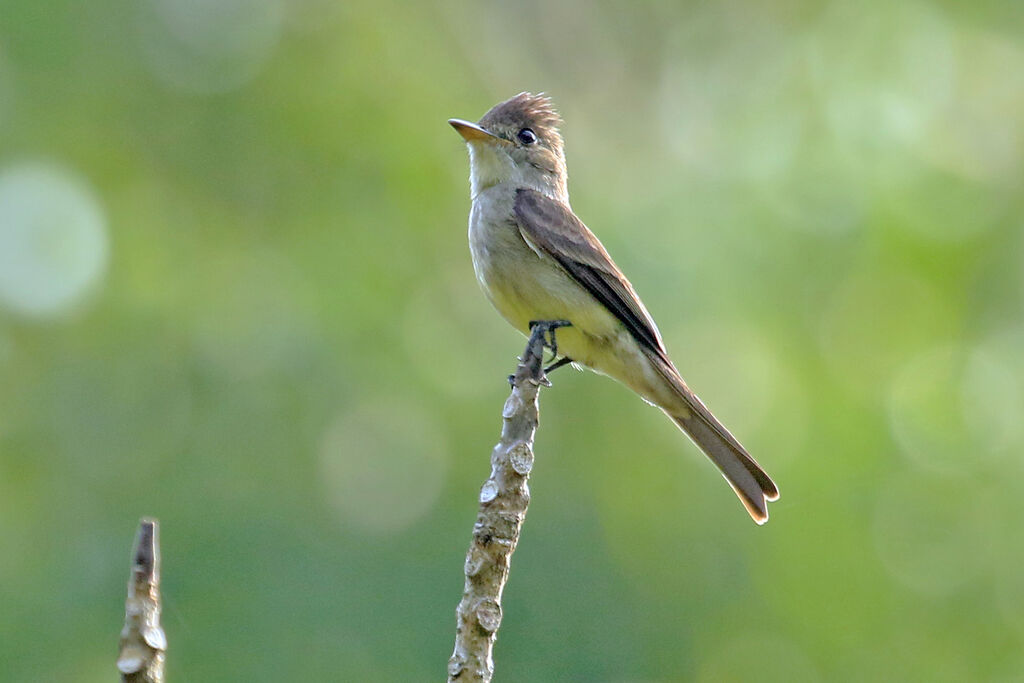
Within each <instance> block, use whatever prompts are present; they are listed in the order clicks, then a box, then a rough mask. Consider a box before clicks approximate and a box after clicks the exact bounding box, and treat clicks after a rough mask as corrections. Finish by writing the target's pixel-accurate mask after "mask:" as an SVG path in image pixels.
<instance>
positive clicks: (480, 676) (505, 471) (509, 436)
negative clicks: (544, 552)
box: [448, 324, 548, 683]
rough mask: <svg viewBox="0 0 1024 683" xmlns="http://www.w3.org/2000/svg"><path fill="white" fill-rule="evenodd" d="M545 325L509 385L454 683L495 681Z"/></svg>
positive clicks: (476, 538)
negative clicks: (495, 651) (494, 655)
mask: <svg viewBox="0 0 1024 683" xmlns="http://www.w3.org/2000/svg"><path fill="white" fill-rule="evenodd" d="M547 331H548V327H547V326H546V325H543V324H541V325H537V326H536V327H534V329H533V334H532V335H531V336H530V341H529V342H528V343H527V345H526V351H525V352H524V353H523V357H522V359H521V360H520V362H519V366H518V368H516V373H515V375H513V376H512V377H511V378H510V380H511V383H512V394H511V395H510V396H509V397H508V400H506V401H505V407H504V410H502V417H503V418H504V424H503V426H502V430H501V440H500V441H499V442H498V445H496V446H495V447H494V450H493V451H492V452H491V476H490V477H489V478H488V479H487V481H485V482H484V485H483V487H481V489H480V500H479V502H480V510H479V512H478V514H477V519H476V524H475V525H474V526H473V539H472V541H471V542H470V544H469V552H467V553H466V564H465V573H466V583H465V588H464V589H463V593H462V600H461V602H459V606H458V608H457V610H456V620H457V622H456V632H455V651H454V652H453V653H452V656H451V659H449V660H448V681H449V682H453V681H454V682H457V683H467V682H470V681H473V682H475V681H490V680H491V677H492V676H493V674H494V661H493V659H492V651H493V648H494V641H495V639H496V638H497V634H498V627H499V626H500V625H501V617H502V613H501V594H502V591H503V590H504V588H505V582H506V581H507V580H508V573H509V561H510V560H511V558H512V552H513V551H514V550H515V549H516V544H517V543H518V542H519V530H520V528H521V527H522V524H523V519H524V518H525V517H526V508H527V506H528V505H529V503H530V489H529V487H528V486H527V480H528V479H529V478H530V470H531V469H532V468H533V437H534V433H535V432H536V430H537V422H538V419H539V413H538V404H537V394H538V392H539V391H540V387H541V386H542V385H547V384H548V382H547V379H546V378H545V376H544V370H543V355H544V344H545V342H544V338H545V334H546V333H547Z"/></svg>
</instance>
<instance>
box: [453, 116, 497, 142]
mask: <svg viewBox="0 0 1024 683" xmlns="http://www.w3.org/2000/svg"><path fill="white" fill-rule="evenodd" d="M448 123H450V124H451V126H452V128H454V129H455V130H456V131H458V133H459V135H461V136H462V137H463V139H465V141H466V142H475V141H478V140H482V141H485V142H501V143H505V144H508V140H506V139H505V138H500V137H498V136H497V135H495V134H494V133H492V132H490V131H488V130H485V129H483V128H481V127H480V126H478V125H476V124H475V123H470V122H469V121H463V120H462V119H448Z"/></svg>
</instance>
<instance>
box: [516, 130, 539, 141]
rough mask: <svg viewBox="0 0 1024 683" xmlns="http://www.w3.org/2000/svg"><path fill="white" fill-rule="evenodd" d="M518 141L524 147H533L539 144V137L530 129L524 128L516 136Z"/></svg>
mask: <svg viewBox="0 0 1024 683" xmlns="http://www.w3.org/2000/svg"><path fill="white" fill-rule="evenodd" d="M516 139H518V140H519V142H521V143H523V144H524V145H532V144H533V143H535V142H537V135H536V134H535V133H534V132H533V131H532V130H530V129H529V128H523V129H522V130H521V131H519V132H518V133H517V134H516Z"/></svg>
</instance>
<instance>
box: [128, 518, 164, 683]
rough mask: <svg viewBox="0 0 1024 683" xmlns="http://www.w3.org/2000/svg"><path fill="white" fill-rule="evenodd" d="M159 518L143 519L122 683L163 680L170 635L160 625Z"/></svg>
mask: <svg viewBox="0 0 1024 683" xmlns="http://www.w3.org/2000/svg"><path fill="white" fill-rule="evenodd" d="M157 531H158V528H157V522H156V520H155V519H143V520H142V521H141V522H140V523H139V533H138V536H137V537H136V540H135V552H134V553H133V554H132V568H131V576H130V577H129V578H128V599H127V600H125V604H124V628H123V629H121V647H120V651H119V652H118V655H117V668H118V671H120V672H121V681H122V683H163V680H164V653H165V651H166V649H167V637H166V636H165V635H164V630H163V628H161V626H160V540H159V537H158V534H157Z"/></svg>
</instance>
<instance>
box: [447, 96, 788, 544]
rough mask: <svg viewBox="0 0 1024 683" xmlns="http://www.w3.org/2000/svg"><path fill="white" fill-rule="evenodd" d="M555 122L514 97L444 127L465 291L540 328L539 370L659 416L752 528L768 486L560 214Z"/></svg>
mask: <svg viewBox="0 0 1024 683" xmlns="http://www.w3.org/2000/svg"><path fill="white" fill-rule="evenodd" d="M561 122H562V121H561V118H560V117H559V116H558V113H557V112H556V111H555V110H554V108H553V106H552V104H551V100H549V99H548V98H547V97H544V96H543V95H532V94H530V93H525V92H524V93H520V94H518V95H516V96H515V97H513V98H512V99H510V100H507V101H505V102H502V103H500V104H497V105H495V106H494V107H493V108H492V109H491V110H490V111H489V112H487V113H486V114H485V115H484V117H483V118H482V119H480V122H479V123H470V122H469V121H462V120H460V119H450V120H449V121H448V123H450V124H451V125H452V126H453V127H454V128H455V130H456V131H458V132H459V134H460V135H462V137H463V138H464V139H465V140H466V143H467V146H468V147H469V162H470V175H469V178H470V194H471V197H472V201H473V206H472V209H471V210H470V213H469V248H470V251H471V253H472V256H473V270H474V271H475V272H476V277H477V280H479V282H480V285H481V286H482V287H483V290H484V293H485V294H486V295H487V298H488V299H490V301H491V303H492V304H493V305H494V307H495V308H497V309H498V312H499V313H501V315H502V316H503V317H504V318H505V319H506V320H508V321H509V322H510V323H511V324H512V326H513V327H515V328H516V329H517V330H519V331H520V332H523V333H524V334H528V333H529V331H530V330H531V329H532V328H533V326H534V325H535V324H545V325H546V326H547V327H548V328H550V332H549V334H550V340H551V346H552V350H553V352H554V353H555V355H556V357H560V359H559V360H558V362H556V363H554V364H553V365H552V366H551V368H549V370H550V369H553V368H555V367H558V366H561V365H564V364H565V363H567V362H575V363H579V364H581V365H584V366H586V367H588V368H590V369H591V370H594V371H595V372H598V373H600V374H603V375H607V376H609V377H612V378H614V379H616V380H618V381H619V382H621V383H623V384H625V385H626V386H627V387H629V388H630V389H632V390H633V391H635V392H636V393H638V394H640V396H642V397H643V398H644V399H646V400H647V401H648V402H650V403H653V404H654V405H656V406H658V407H659V408H661V410H662V411H664V412H665V414H666V415H668V416H669V417H670V418H672V420H673V421H674V422H675V423H676V424H677V425H679V427H680V428H681V429H682V430H683V431H684V432H685V433H686V434H687V435H689V437H690V438H691V439H692V440H693V441H694V443H696V444H697V445H698V446H699V447H700V448H701V450H703V451H704V453H706V454H707V456H708V457H709V458H711V461H712V462H714V463H715V465H717V466H718V469H719V470H721V472H722V475H723V476H724V477H725V478H726V480H727V481H728V482H729V485H730V486H732V488H733V490H734V491H735V492H736V495H738V496H739V498H740V500H741V501H742V502H743V504H744V506H746V508H747V511H748V512H749V513H750V516H751V517H753V518H754V521H755V522H757V523H758V524H764V523H765V522H766V521H768V506H767V502H766V501H773V500H777V499H778V497H779V490H778V488H776V486H775V483H774V482H772V480H771V478H770V477H769V476H768V475H767V474H766V473H765V472H764V470H762V469H761V467H760V466H759V465H758V464H757V462H756V461H755V460H754V459H753V458H752V457H750V454H749V453H747V451H746V450H745V449H744V448H743V446H741V445H740V443H739V441H737V440H736V439H735V438H734V437H733V435H732V434H730V433H729V431H728V430H727V429H726V428H725V427H723V426H722V424H721V423H720V422H719V421H718V420H716V419H715V416H714V415H712V414H711V411H709V410H708V409H707V408H706V407H705V406H704V404H703V403H702V402H701V400H700V399H699V398H697V395H696V394H694V393H693V392H692V391H690V388H689V387H687V386H686V383H685V382H684V381H683V378H682V377H680V375H679V372H678V371H677V370H676V367H675V365H673V364H672V361H671V360H669V357H668V352H667V351H666V350H665V345H664V344H663V343H662V341H661V334H660V333H659V332H658V328H657V326H656V325H655V324H654V320H653V319H651V315H650V313H648V312H647V309H646V308H645V307H644V305H643V303H642V302H641V301H640V297H638V296H637V294H636V292H635V291H634V290H633V286H632V285H631V284H630V283H629V280H627V279H626V276H625V275H623V274H622V271H620V270H619V268H618V266H616V265H615V263H614V262H613V261H612V258H611V256H609V255H608V252H607V251H605V248H604V246H602V245H601V242H600V241H598V239H597V237H595V236H594V234H593V233H592V232H590V230H589V229H587V226H585V225H584V224H583V222H582V221H581V220H580V219H579V218H577V217H576V214H574V213H573V212H572V209H571V208H569V191H568V187H567V181H568V174H567V171H566V167H565V154H564V152H563V150H562V137H561V135H560V134H559V132H558V126H559V125H560V124H561ZM555 328H559V329H558V331H557V344H555Z"/></svg>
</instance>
